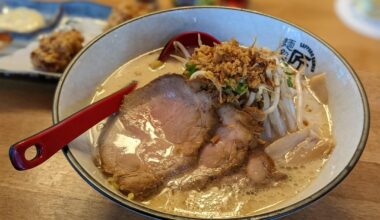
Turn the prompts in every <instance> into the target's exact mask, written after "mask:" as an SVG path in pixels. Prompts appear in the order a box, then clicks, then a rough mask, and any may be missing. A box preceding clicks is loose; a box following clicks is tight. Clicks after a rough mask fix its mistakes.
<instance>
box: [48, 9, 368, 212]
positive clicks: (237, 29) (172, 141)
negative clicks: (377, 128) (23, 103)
mask: <svg viewBox="0 0 380 220" xmlns="http://www.w3.org/2000/svg"><path fill="white" fill-rule="evenodd" d="M184 32H187V34H183V33H184ZM189 32H190V33H189ZM212 36H213V37H212ZM210 39H211V40H210ZM164 46H165V49H164V50H165V51H166V52H165V55H162V54H161V52H162V51H163V47H164ZM168 48H169V49H168ZM132 81H137V82H138V85H139V88H137V89H136V90H135V91H133V92H132V93H131V94H129V95H127V96H125V98H124V100H123V102H122V104H121V106H120V110H119V112H118V113H117V114H114V115H112V116H111V117H109V118H107V119H105V120H103V121H102V122H100V123H99V124H98V125H97V126H95V127H93V128H91V129H90V130H89V131H88V132H86V133H84V134H83V135H81V136H80V137H78V138H77V139H75V140H74V141H73V142H71V143H70V144H69V145H68V146H67V147H65V148H64V153H65V155H66V157H67V159H68V160H69V162H70V163H71V164H72V166H73V167H74V168H75V170H76V171H77V172H78V173H79V174H80V175H81V176H82V177H83V179H84V180H85V181H86V182H88V183H89V184H90V185H91V186H92V187H94V188H95V189H96V190H97V191H99V192H100V193H101V194H103V195H104V196H106V197H108V198H110V199H111V200H113V201H114V202H116V203H118V204H120V205H122V206H124V207H127V208H128V209H131V210H134V211H137V212H138V213H140V214H142V215H146V216H153V217H159V218H169V219H183V218H184V219H186V218H221V219H223V218H228V219H231V218H237V219H239V218H250V217H252V218H270V217H281V216H284V215H288V214H290V213H292V212H294V211H296V210H299V209H301V208H303V207H305V206H307V205H309V204H311V203H312V202H314V201H316V200H317V199H319V198H321V197H322V196H323V195H325V194H326V193H328V192H329V191H330V190H332V189H333V188H334V187H335V186H336V185H338V184H339V183H340V182H341V181H342V180H343V179H344V178H345V177H346V176H347V175H348V173H349V172H350V171H351V170H352V169H353V167H354V165H355V164H356V162H357V161H358V159H359V157H360V155H361V153H362V151H363V149H364V146H365V143H366V140H367V136H368V129H369V111H368V103H367V98H366V95H365V92H364V89H363V87H362V85H361V83H360V81H359V79H358V77H357V75H356V74H355V72H354V70H353V69H352V68H351V67H350V66H349V65H348V64H347V62H346V61H345V60H344V59H343V58H342V57H341V56H340V55H339V54H338V53H337V52H336V51H335V50H334V49H333V48H331V47H330V46H329V45H328V44H327V43H325V42H324V41H323V40H321V39H319V38H318V37H316V36H315V35H313V34H311V33H310V32H307V31H305V30H303V29H301V28H299V27H297V26H295V25H293V24H290V23H288V22H286V21H283V20H281V19H278V18H275V17H272V16H269V15H265V14H261V13H258V12H253V11H247V10H241V9H232V8H223V7H195V8H178V9H173V10H169V11H163V12H157V13H153V14H149V15H146V16H143V17H139V18H136V19H133V20H131V21H128V22H126V23H123V24H121V25H119V26H117V27H115V28H113V29H111V30H109V31H108V32H107V33H105V34H103V35H101V36H99V37H98V38H97V39H95V40H94V41H92V43H90V44H89V45H88V46H87V47H86V48H85V49H84V50H82V51H81V52H80V53H79V55H77V56H76V58H75V59H74V61H73V62H72V63H71V64H70V66H69V67H68V68H67V69H66V71H65V73H64V75H63V77H62V78H61V81H60V82H59V85H58V88H57V90H56V94H55V101H54V111H53V115H54V122H55V123H57V122H59V121H60V120H62V119H63V118H65V117H67V116H68V115H70V114H72V113H74V112H76V111H78V110H80V109H81V108H83V107H85V106H87V105H89V104H91V103H93V102H96V101H97V100H100V99H102V98H103V97H106V96H107V95H109V94H111V93H113V92H115V91H117V90H119V89H120V88H123V87H125V86H126V85H128V84H129V83H130V82H132Z"/></svg>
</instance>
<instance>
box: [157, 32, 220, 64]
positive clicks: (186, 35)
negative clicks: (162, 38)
mask: <svg viewBox="0 0 380 220" xmlns="http://www.w3.org/2000/svg"><path fill="white" fill-rule="evenodd" d="M198 36H199V37H200V38H201V41H202V43H203V44H205V45H208V46H214V44H220V41H219V40H218V39H216V38H215V37H213V36H211V35H210V34H208V33H204V32H199V31H193V32H183V33H181V34H179V35H177V36H175V37H173V38H172V39H170V40H169V42H167V43H166V45H165V47H164V49H163V50H162V51H161V54H160V56H159V57H158V60H160V61H165V60H167V59H168V58H169V56H170V54H171V53H173V51H174V49H175V48H174V44H173V42H174V41H178V42H181V43H182V44H183V45H184V46H185V47H197V46H198Z"/></svg>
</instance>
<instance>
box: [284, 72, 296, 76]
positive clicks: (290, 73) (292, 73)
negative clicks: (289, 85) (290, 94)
mask: <svg viewBox="0 0 380 220" xmlns="http://www.w3.org/2000/svg"><path fill="white" fill-rule="evenodd" d="M284 73H285V74H286V75H288V76H292V75H294V72H288V71H284Z"/></svg>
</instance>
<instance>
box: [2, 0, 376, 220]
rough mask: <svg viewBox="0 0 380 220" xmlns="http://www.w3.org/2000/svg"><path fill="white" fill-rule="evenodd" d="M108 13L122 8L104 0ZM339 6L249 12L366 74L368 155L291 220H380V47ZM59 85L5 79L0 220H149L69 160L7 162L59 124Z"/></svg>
mask: <svg viewBox="0 0 380 220" xmlns="http://www.w3.org/2000/svg"><path fill="white" fill-rule="evenodd" d="M98 2H103V3H106V4H109V5H115V4H117V2H118V0H109V1H107V0H98ZM334 3H335V2H334V1H331V0H322V1H303V0H288V1H281V0H254V1H250V7H251V8H252V9H254V10H257V11H261V12H265V13H268V14H271V15H274V16H277V17H280V18H283V19H286V20H288V21H290V22H293V23H295V24H297V25H299V26H301V27H303V28H306V29H307V30H310V31H312V32H313V33H315V34H316V35H318V36H320V37H321V38H322V39H324V40H326V41H327V42H328V43H329V44H331V45H332V46H333V47H334V48H336V49H337V50H338V51H339V52H340V53H341V54H342V55H343V56H344V57H345V58H346V59H347V60H348V62H349V63H350V64H351V65H352V66H353V68H354V69H355V70H356V71H357V73H358V74H359V77H360V79H361V80H362V82H363V84H364V87H365V89H366V91H367V94H368V98H369V103H370V108H371V130H370V135H369V139H368V142H367V146H366V149H365V151H364V153H363V155H362V157H361V159H360V162H359V163H358V164H357V166H356V167H355V168H354V170H353V171H352V172H351V174H350V175H349V176H348V177H347V178H346V179H345V180H344V181H343V182H342V183H341V184H340V185H339V186H338V187H336V188H335V189H334V190H333V191H332V192H331V193H329V194H328V195H327V196H325V197H324V198H322V199H321V200H319V201H318V202H316V203H314V204H313V205H311V206H309V207H307V208H305V209H303V210H301V211H299V212H297V213H295V214H293V215H292V216H289V217H286V218H285V219H380V192H379V191H380V177H379V176H380V162H379V161H380V148H379V146H378V145H379V143H380V136H378V134H379V133H380V127H379V125H380V123H379V122H380V118H379V117H380V114H379V113H380V101H378V99H379V98H380V86H379V85H380V41H376V40H373V39H369V38H367V37H364V36H362V35H360V34H358V33H356V32H353V31H352V30H350V29H349V28H348V27H346V26H345V25H344V24H343V23H342V22H341V21H340V20H339V19H338V18H337V16H336V14H335V12H334ZM55 86H56V82H45V81H39V80H26V79H20V78H7V77H0V219H4V220H5V219H7V220H8V219H144V218H143V217H140V216H138V215H136V214H134V213H132V212H129V211H128V210H127V209H125V208H122V207H120V206H118V205H116V204H114V203H112V202H111V201H110V200H108V199H106V198H105V197H103V196H101V195H100V194H99V193H98V192H96V191H95V190H94V189H93V188H91V187H90V186H89V185H88V184H87V183H85V182H84V181H83V180H82V179H81V178H80V177H79V175H78V174H77V173H76V172H75V171H74V169H73V168H72V167H71V166H70V165H69V163H68V162H67V161H66V159H65V158H64V156H63V154H62V153H58V154H56V155H55V156H54V157H52V158H51V159H50V160H49V161H47V162H46V163H45V164H43V165H41V166H39V167H38V168H35V169H32V170H30V171H27V172H18V171H15V170H14V169H13V168H12V166H11V164H10V162H9V160H8V148H9V146H10V145H11V144H13V143H14V142H16V141H18V140H21V139H23V138H25V137H27V136H29V135H32V134H34V133H35V132H38V131H40V130H42V129H44V128H46V127H48V126H50V125H51V124H52V119H51V107H52V102H53V94H54V89H55Z"/></svg>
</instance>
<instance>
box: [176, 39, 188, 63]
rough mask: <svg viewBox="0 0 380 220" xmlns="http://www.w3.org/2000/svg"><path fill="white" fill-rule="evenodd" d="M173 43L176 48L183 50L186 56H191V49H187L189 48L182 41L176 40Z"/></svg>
mask: <svg viewBox="0 0 380 220" xmlns="http://www.w3.org/2000/svg"><path fill="white" fill-rule="evenodd" d="M173 45H174V47H175V48H178V49H179V50H180V51H181V52H182V54H183V55H184V56H185V58H186V59H188V58H189V57H190V53H189V51H187V49H186V48H185V46H183V44H181V42H179V41H174V42H173Z"/></svg>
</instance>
